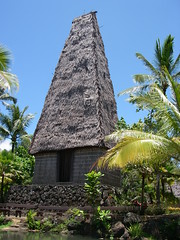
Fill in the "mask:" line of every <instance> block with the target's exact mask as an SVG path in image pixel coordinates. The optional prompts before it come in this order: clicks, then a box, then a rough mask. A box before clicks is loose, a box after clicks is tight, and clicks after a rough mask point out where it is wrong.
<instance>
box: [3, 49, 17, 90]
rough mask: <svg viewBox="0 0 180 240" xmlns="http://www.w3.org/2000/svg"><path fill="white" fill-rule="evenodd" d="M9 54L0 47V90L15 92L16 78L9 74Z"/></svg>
mask: <svg viewBox="0 0 180 240" xmlns="http://www.w3.org/2000/svg"><path fill="white" fill-rule="evenodd" d="M10 63H11V54H10V52H9V51H8V50H7V49H5V48H4V47H3V46H2V45H0V88H1V89H4V90H5V89H7V90H9V91H12V90H17V89H18V87H19V83H18V79H17V76H16V75H14V74H12V73H10V72H9V68H10Z"/></svg>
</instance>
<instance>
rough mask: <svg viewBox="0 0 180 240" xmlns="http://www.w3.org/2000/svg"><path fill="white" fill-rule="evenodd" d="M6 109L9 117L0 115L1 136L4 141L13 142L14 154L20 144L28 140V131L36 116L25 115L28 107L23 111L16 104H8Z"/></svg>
mask: <svg viewBox="0 0 180 240" xmlns="http://www.w3.org/2000/svg"><path fill="white" fill-rule="evenodd" d="M6 108H7V110H8V112H9V115H6V114H2V113H1V114H0V123H1V125H0V136H1V137H2V138H3V139H6V138H9V139H10V140H11V143H12V152H14V150H15V147H16V146H17V145H18V143H19V142H21V141H22V140H23V139H24V138H28V134H27V132H26V129H27V127H28V126H29V124H30V123H31V120H32V119H33V118H34V115H33V114H30V113H29V114H27V115H25V112H26V111H27V109H28V107H27V106H26V107H25V108H24V109H23V110H22V111H21V110H20V108H19V106H17V105H15V104H6Z"/></svg>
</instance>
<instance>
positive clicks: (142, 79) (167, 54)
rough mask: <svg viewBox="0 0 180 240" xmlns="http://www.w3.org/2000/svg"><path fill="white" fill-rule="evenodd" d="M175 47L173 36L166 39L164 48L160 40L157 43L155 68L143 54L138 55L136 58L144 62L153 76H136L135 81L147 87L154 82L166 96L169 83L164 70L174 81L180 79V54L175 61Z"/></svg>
mask: <svg viewBox="0 0 180 240" xmlns="http://www.w3.org/2000/svg"><path fill="white" fill-rule="evenodd" d="M173 45H174V37H172V36H171V35H169V36H168V37H167V38H166V39H165V41H164V43H163V45H162V47H161V44H160V40H159V39H158V40H157V41H156V46H155V60H154V63H155V65H154V66H153V64H151V63H150V62H149V61H148V60H147V59H146V58H145V57H144V56H143V55H142V54H141V53H136V57H137V58H138V59H140V60H141V61H142V62H143V64H144V65H145V66H146V67H147V68H148V69H149V70H150V72H151V74H136V75H134V76H133V78H134V81H135V82H136V83H139V84H140V85H142V84H143V85H145V86H146V85H147V84H148V85H149V83H152V82H154V83H156V84H157V85H158V86H159V88H160V89H161V90H162V91H163V93H164V94H166V90H167V88H168V82H167V81H166V78H165V76H164V73H163V68H164V67H166V69H167V70H168V72H169V74H170V75H171V76H172V78H173V79H174V80H176V81H177V80H178V79H180V71H177V69H178V66H179V63H180V54H179V55H178V56H177V58H176V60H174V56H173Z"/></svg>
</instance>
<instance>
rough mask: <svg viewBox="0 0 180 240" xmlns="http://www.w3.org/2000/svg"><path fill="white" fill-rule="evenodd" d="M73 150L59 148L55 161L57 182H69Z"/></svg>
mask: <svg viewBox="0 0 180 240" xmlns="http://www.w3.org/2000/svg"><path fill="white" fill-rule="evenodd" d="M72 158H73V151H72V150H70V149H67V150H61V151H60V152H59V154H58V161H57V182H70V181H71V172H72Z"/></svg>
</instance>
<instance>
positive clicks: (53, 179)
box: [33, 147, 121, 186]
mask: <svg viewBox="0 0 180 240" xmlns="http://www.w3.org/2000/svg"><path fill="white" fill-rule="evenodd" d="M67 151H69V150H67ZM70 151H71V152H72V160H71V162H72V163H71V164H70V165H68V164H67V166H66V164H65V165H64V167H66V172H67V168H69V167H70V168H71V169H70V178H69V179H70V181H69V182H72V183H73V184H82V183H84V180H85V177H84V174H85V173H88V172H89V171H90V169H91V168H92V166H93V164H94V163H95V162H96V161H97V159H98V158H99V157H100V156H102V155H103V154H104V153H105V152H106V148H102V147H85V148H75V149H70ZM59 153H60V152H46V153H39V154H36V155H35V158H36V162H35V169H34V177H33V184H58V182H59V181H58V175H59V167H58V166H59V165H58V161H61V159H60V157H59ZM103 172H104V174H105V177H104V178H103V179H102V183H103V184H107V185H109V184H110V185H112V186H120V180H121V174H120V171H119V170H116V171H114V170H113V171H103ZM65 183H66V182H65ZM61 184H62V183H61Z"/></svg>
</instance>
